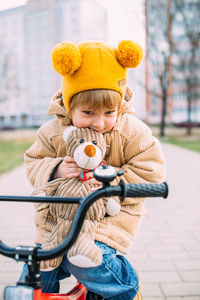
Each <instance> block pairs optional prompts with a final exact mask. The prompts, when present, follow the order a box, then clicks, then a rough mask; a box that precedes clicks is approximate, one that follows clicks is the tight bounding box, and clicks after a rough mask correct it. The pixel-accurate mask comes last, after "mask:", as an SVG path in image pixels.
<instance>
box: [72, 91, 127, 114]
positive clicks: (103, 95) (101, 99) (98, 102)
mask: <svg viewBox="0 0 200 300" xmlns="http://www.w3.org/2000/svg"><path fill="white" fill-rule="evenodd" d="M121 104H122V97H121V95H120V93H119V92H116V91H113V90H106V89H105V90H104V89H97V90H88V91H84V92H80V93H78V94H76V95H74V96H73V98H72V99H71V102H70V110H69V113H70V115H71V113H72V112H73V110H74V109H75V108H78V107H80V106H86V107H88V109H90V108H92V109H94V110H96V109H99V108H102V107H106V108H108V109H113V108H117V109H118V110H119V109H120V107H121Z"/></svg>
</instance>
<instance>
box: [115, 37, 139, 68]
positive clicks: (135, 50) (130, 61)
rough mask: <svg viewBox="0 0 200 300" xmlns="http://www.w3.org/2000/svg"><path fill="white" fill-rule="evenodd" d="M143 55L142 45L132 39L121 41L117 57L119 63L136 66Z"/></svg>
mask: <svg viewBox="0 0 200 300" xmlns="http://www.w3.org/2000/svg"><path fill="white" fill-rule="evenodd" d="M142 57H143V51H142V48H141V47H140V45H138V44H136V43H134V42H132V41H128V40H127V41H126V40H124V41H121V42H120V43H119V45H118V49H117V59H118V61H119V63H120V64H121V65H122V66H123V67H126V68H136V67H137V66H138V65H139V64H140V62H141V60H142Z"/></svg>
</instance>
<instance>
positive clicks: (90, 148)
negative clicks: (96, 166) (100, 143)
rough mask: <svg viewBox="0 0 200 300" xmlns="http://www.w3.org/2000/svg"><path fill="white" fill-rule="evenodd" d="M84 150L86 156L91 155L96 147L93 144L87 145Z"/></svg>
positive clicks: (94, 152)
mask: <svg viewBox="0 0 200 300" xmlns="http://www.w3.org/2000/svg"><path fill="white" fill-rule="evenodd" d="M84 152H85V154H86V155H87V156H89V157H93V156H95V154H96V148H95V146H93V145H87V146H86V147H85V149H84Z"/></svg>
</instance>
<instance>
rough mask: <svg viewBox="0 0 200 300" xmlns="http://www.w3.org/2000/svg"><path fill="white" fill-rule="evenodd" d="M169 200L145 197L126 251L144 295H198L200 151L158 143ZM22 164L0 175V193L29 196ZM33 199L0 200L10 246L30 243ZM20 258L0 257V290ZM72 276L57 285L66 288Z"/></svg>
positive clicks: (0, 225)
mask: <svg viewBox="0 0 200 300" xmlns="http://www.w3.org/2000/svg"><path fill="white" fill-rule="evenodd" d="M163 149H164V152H165V157H166V160H167V165H168V174H167V182H168V184H169V187H170V194H169V197H168V199H165V200H164V199H161V198H157V199H149V200H148V201H146V208H147V210H148V212H149V214H148V215H147V216H145V217H144V219H143V223H142V226H141V230H140V233H139V235H138V237H137V239H136V241H135V244H134V245H133V248H132V251H131V253H130V254H129V255H128V257H129V259H130V261H131V262H132V263H133V264H134V266H135V267H136V268H137V270H138V271H139V273H140V278H141V282H142V294H143V297H144V300H182V299H184V300H200V196H199V186H200V180H199V177H200V176H199V167H200V155H199V154H197V153H195V152H191V151H187V150H183V149H179V148H177V147H175V146H172V145H163ZM30 192H31V186H30V184H29V183H28V182H27V180H26V176H25V171H24V168H23V167H19V168H17V169H15V170H14V171H12V172H10V173H8V174H5V175H4V176H1V177H0V194H13V195H14V194H15V195H29V194H30ZM33 236H34V225H33V208H32V204H19V203H18V204H13V203H10V204H9V203H5V202H2V203H0V237H1V239H2V240H4V241H6V242H7V243H9V244H10V245H17V244H18V245H20V244H32V243H33ZM21 268H22V264H21V263H18V264H17V263H15V262H14V261H11V260H10V259H7V258H4V257H2V256H0V295H2V293H3V287H4V286H5V285H6V284H8V283H9V284H13V283H14V282H15V281H16V279H17V278H18V276H19V274H20V271H21ZM74 282H75V279H74V278H71V279H70V281H69V280H66V281H64V282H63V284H62V291H64V290H65V291H66V290H68V289H70V288H71V286H72V285H73V283H74Z"/></svg>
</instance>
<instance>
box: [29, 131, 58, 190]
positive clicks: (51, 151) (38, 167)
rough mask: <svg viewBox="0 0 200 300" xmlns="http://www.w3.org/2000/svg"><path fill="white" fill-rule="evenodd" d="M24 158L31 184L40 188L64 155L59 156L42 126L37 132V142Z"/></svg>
mask: <svg viewBox="0 0 200 300" xmlns="http://www.w3.org/2000/svg"><path fill="white" fill-rule="evenodd" d="M24 160H25V165H26V171H27V175H28V178H29V180H30V182H31V184H32V185H33V186H34V187H35V188H39V187H41V186H42V185H44V184H46V183H47V182H48V181H49V179H50V176H51V174H52V172H53V170H54V169H55V168H56V167H57V165H58V164H59V163H60V162H61V161H62V160H63V157H57V153H56V150H55V148H54V147H53V145H52V143H51V140H50V139H48V136H47V135H45V134H44V132H43V130H42V127H41V128H40V129H39V130H38V132H37V137H36V141H35V143H34V144H33V145H32V146H31V147H30V148H29V149H28V150H27V151H26V152H25V154H24Z"/></svg>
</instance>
